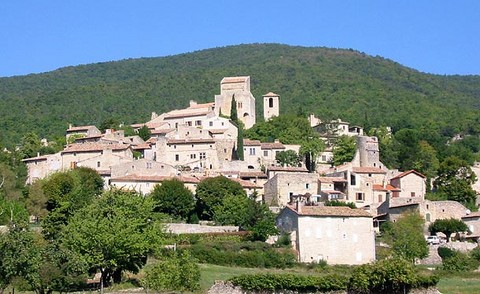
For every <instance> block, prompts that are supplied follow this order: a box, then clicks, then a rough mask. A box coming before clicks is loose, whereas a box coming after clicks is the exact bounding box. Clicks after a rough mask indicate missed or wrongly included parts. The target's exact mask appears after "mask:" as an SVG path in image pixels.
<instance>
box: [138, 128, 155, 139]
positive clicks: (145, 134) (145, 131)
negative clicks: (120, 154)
mask: <svg viewBox="0 0 480 294" xmlns="http://www.w3.org/2000/svg"><path fill="white" fill-rule="evenodd" d="M138 136H139V137H140V138H142V139H143V140H144V141H147V140H148V139H150V137H151V136H152V132H150V129H149V128H148V127H147V126H146V125H143V126H142V127H141V128H140V129H139V130H138Z"/></svg>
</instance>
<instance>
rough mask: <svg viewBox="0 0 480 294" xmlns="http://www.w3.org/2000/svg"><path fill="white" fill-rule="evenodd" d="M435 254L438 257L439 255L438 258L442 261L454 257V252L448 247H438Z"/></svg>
mask: <svg viewBox="0 0 480 294" xmlns="http://www.w3.org/2000/svg"><path fill="white" fill-rule="evenodd" d="M437 252H438V255H440V257H441V258H442V260H444V259H446V258H449V257H452V256H454V255H455V250H452V249H450V248H448V247H438V249H437Z"/></svg>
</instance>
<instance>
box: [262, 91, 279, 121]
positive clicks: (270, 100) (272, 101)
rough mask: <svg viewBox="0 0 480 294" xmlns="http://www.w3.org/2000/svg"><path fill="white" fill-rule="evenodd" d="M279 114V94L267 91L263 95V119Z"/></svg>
mask: <svg viewBox="0 0 480 294" xmlns="http://www.w3.org/2000/svg"><path fill="white" fill-rule="evenodd" d="M279 115H280V96H279V95H277V94H275V93H273V92H268V93H267V94H265V95H263V119H264V120H265V121H269V120H270V119H272V117H275V116H279Z"/></svg>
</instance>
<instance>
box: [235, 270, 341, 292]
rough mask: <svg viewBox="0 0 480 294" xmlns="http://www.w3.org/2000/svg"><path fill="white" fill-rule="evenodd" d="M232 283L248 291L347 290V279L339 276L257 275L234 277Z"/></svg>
mask: <svg viewBox="0 0 480 294" xmlns="http://www.w3.org/2000/svg"><path fill="white" fill-rule="evenodd" d="M230 282H232V284H234V285H235V286H239V287H241V288H242V289H243V290H247V291H280V290H286V291H297V292H300V293H311V292H329V291H338V290H346V289H347V283H346V279H345V277H341V276H338V275H327V276H301V275H295V274H255V275H241V276H237V277H233V278H231V279H230Z"/></svg>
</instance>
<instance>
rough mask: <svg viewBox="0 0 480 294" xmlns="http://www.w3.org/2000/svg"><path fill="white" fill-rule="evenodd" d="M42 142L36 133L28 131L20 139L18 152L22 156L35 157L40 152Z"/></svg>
mask: <svg viewBox="0 0 480 294" xmlns="http://www.w3.org/2000/svg"><path fill="white" fill-rule="evenodd" d="M41 148H42V144H41V143H40V138H39V137H38V135H37V134H35V133H33V132H29V133H27V134H25V136H23V138H22V141H21V147H20V152H21V153H22V157H23V158H29V157H35V156H37V153H39V152H40V149H41Z"/></svg>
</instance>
